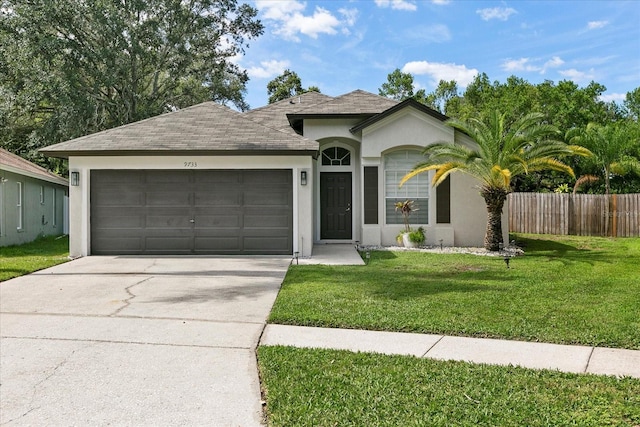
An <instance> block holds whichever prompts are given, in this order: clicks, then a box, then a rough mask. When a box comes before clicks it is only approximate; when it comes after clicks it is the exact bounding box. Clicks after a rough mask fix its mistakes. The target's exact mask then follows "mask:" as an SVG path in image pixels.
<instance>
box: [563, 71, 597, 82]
mask: <svg viewBox="0 0 640 427" xmlns="http://www.w3.org/2000/svg"><path fill="white" fill-rule="evenodd" d="M558 73H560V75H561V76H562V77H566V78H568V79H569V80H573V81H574V82H578V83H580V82H587V81H590V80H594V79H595V73H594V70H593V68H592V69H590V70H589V71H588V72H584V71H579V70H576V69H575V68H570V69H568V70H560V71H558Z"/></svg>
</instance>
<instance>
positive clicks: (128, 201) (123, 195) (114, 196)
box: [91, 188, 144, 206]
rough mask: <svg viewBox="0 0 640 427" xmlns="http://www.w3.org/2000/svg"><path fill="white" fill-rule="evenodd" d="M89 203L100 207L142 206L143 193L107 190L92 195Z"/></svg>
mask: <svg viewBox="0 0 640 427" xmlns="http://www.w3.org/2000/svg"><path fill="white" fill-rule="evenodd" d="M91 201H92V203H98V204H99V205H100V206H144V192H142V191H135V190H131V189H129V190H127V191H123V190H119V189H113V188H107V189H103V190H102V191H100V192H99V193H96V194H94V195H92V197H91Z"/></svg>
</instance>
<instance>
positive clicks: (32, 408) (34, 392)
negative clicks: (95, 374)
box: [0, 342, 96, 425]
mask: <svg viewBox="0 0 640 427" xmlns="http://www.w3.org/2000/svg"><path fill="white" fill-rule="evenodd" d="M95 344H96V343H94V342H91V343H90V344H89V345H85V346H83V347H81V348H77V349H75V350H73V351H72V352H71V353H70V354H69V355H68V356H66V357H65V358H64V359H63V360H62V361H60V363H58V364H57V365H56V366H54V367H53V369H52V370H51V372H50V373H49V374H48V375H47V376H46V377H44V378H43V379H41V380H40V381H38V382H37V383H35V384H34V385H33V390H32V393H31V399H30V400H29V405H28V408H29V409H28V410H27V411H25V412H24V413H23V414H22V415H19V416H17V417H15V418H12V419H10V420H8V421H5V422H3V423H0V425H8V424H11V423H12V422H14V421H16V420H18V419H20V418H24V417H26V416H27V415H29V414H30V413H31V412H33V411H36V410H38V409H40V408H41V406H33V404H34V402H35V400H36V397H37V395H38V391H39V389H40V387H41V386H42V385H43V384H44V383H46V382H47V381H49V380H50V379H51V378H53V377H54V376H55V375H56V374H57V373H58V371H59V370H60V368H62V367H63V366H64V365H66V364H67V363H68V362H69V360H70V359H71V358H72V357H73V355H74V354H76V353H77V352H79V351H81V350H84V349H86V348H89V347H91V346H93V345H95Z"/></svg>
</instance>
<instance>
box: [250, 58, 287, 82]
mask: <svg viewBox="0 0 640 427" xmlns="http://www.w3.org/2000/svg"><path fill="white" fill-rule="evenodd" d="M289 65H290V62H289V61H287V60H284V61H278V60H275V59H274V60H271V61H262V62H260V67H249V68H247V73H248V74H249V77H251V78H255V79H269V78H272V77H275V76H277V75H279V74H282V72H283V71H284V70H285V69H286V68H288V67H289Z"/></svg>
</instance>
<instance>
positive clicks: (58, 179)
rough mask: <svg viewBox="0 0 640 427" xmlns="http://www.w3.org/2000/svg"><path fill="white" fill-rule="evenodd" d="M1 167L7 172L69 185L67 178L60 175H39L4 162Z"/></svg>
mask: <svg viewBox="0 0 640 427" xmlns="http://www.w3.org/2000/svg"><path fill="white" fill-rule="evenodd" d="M2 169H4V170H6V171H7V172H11V173H15V174H17V175H23V176H28V177H29V178H34V179H39V180H40V181H46V182H50V183H52V184H58V185H64V186H67V187H68V186H69V183H68V182H67V180H65V179H64V178H62V177H58V176H46V175H41V174H38V173H35V172H30V171H27V170H24V169H20V168H16V167H13V166H10V165H4V164H3V165H2Z"/></svg>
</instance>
